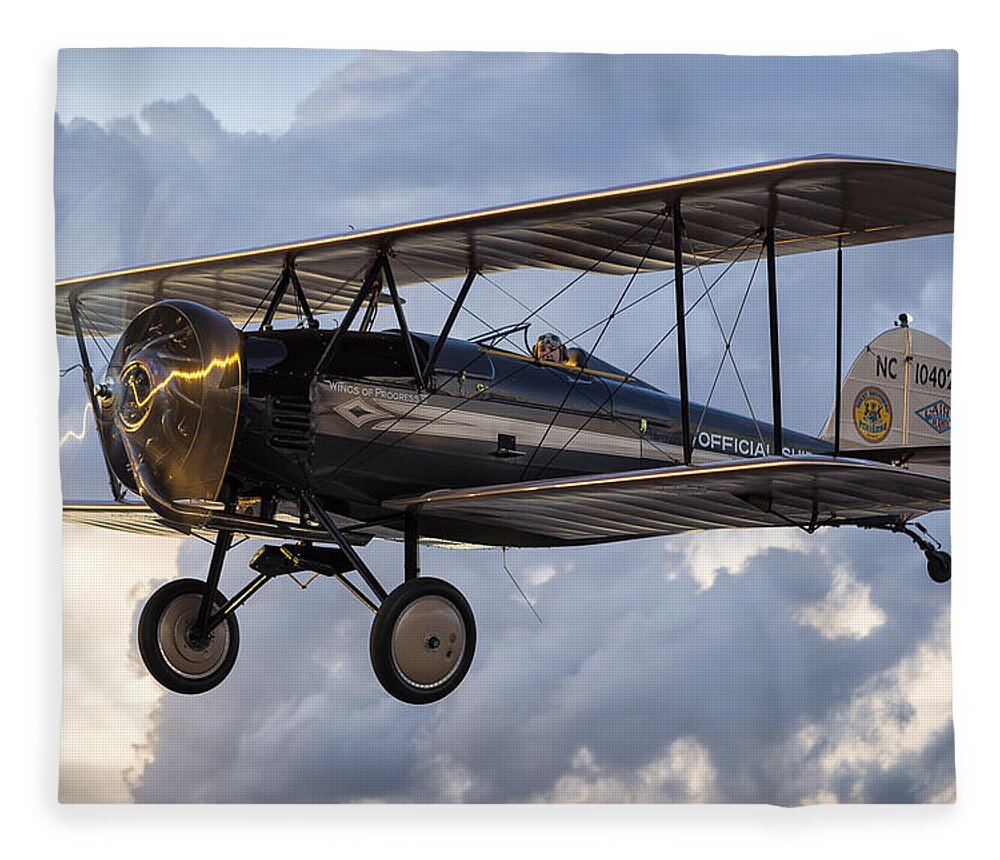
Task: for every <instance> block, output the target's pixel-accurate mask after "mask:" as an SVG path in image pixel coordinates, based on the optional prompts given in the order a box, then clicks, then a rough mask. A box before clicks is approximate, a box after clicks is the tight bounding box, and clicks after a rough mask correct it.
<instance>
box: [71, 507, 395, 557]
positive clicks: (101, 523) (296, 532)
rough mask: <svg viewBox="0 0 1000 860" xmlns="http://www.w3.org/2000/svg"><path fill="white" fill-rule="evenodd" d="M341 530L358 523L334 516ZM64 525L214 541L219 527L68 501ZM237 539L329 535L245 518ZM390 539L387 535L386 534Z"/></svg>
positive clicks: (321, 538)
mask: <svg viewBox="0 0 1000 860" xmlns="http://www.w3.org/2000/svg"><path fill="white" fill-rule="evenodd" d="M334 520H335V521H336V522H337V525H338V526H340V527H345V526H347V527H353V526H355V525H357V524H356V523H354V522H352V521H349V520H345V519H344V518H342V517H334ZM63 522H67V523H76V524H78V525H85V526H97V527H99V528H105V529H111V530H112V531H119V532H129V533H131V534H140V535H155V536H158V537H180V538H183V537H188V536H194V537H201V538H204V539H205V540H208V541H211V542H214V541H215V537H216V532H217V531H218V530H219V528H220V526H219V524H217V523H213V522H212V518H211V517H208V518H207V520H206V522H205V525H204V526H203V527H200V528H191V527H187V526H183V525H178V524H176V523H171V522H169V521H168V520H165V519H163V517H161V516H159V515H158V514H157V513H156V512H155V511H154V510H153V509H152V508H150V507H149V506H148V505H147V504H146V503H145V502H131V501H123V502H108V501H104V502H96V501H95V502H68V503H66V504H64V505H63ZM234 534H235V535H236V536H237V537H246V538H259V539H261V540H296V541H318V542H320V543H328V542H329V541H330V536H329V535H328V534H327V533H326V532H325V531H323V530H322V529H319V528H315V527H311V526H303V525H301V524H300V523H296V522H294V521H292V520H291V519H290V518H287V517H286V518H284V519H283V520H281V519H279V520H278V521H277V523H276V524H272V523H267V522H261V523H260V527H259V528H255V527H254V523H253V522H252V520H250V519H249V518H245V523H244V527H243V528H242V530H241V531H239V532H235V533H234ZM375 534H381V532H380V530H378V529H371V530H365V531H351V532H350V534H349V537H348V540H349V541H350V542H351V543H352V544H356V545H359V546H363V545H364V544H366V543H368V542H369V541H370V540H371V539H372V537H373V536H375ZM386 536H388V534H387V535H386Z"/></svg>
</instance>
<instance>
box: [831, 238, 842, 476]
mask: <svg viewBox="0 0 1000 860" xmlns="http://www.w3.org/2000/svg"><path fill="white" fill-rule="evenodd" d="M843 352H844V240H843V238H838V239H837V391H836V399H835V400H834V401H833V402H834V404H835V405H834V412H835V418H834V422H833V456H834V457H839V456H840V400H841V392H840V390H841V387H842V386H841V384H840V380H841V372H842V366H841V365H842V362H843Z"/></svg>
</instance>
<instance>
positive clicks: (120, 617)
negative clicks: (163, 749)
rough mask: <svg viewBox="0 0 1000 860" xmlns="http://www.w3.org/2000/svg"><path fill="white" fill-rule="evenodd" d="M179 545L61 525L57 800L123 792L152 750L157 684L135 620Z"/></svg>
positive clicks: (109, 798)
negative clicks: (142, 654)
mask: <svg viewBox="0 0 1000 860" xmlns="http://www.w3.org/2000/svg"><path fill="white" fill-rule="evenodd" d="M178 546H179V542H177V541H162V542H157V543H155V544H150V545H146V544H142V543H139V542H137V541H135V540H134V539H133V538H132V537H130V536H127V535H120V534H111V533H108V532H98V531H96V530H94V529H88V528H85V527H82V526H74V525H68V524H67V525H65V526H64V527H63V542H62V547H63V571H62V574H63V707H62V743H61V755H60V761H59V769H60V778H59V799H60V800H61V801H62V802H64V803H74V802H85V803H108V802H122V801H125V800H128V799H129V798H130V796H131V795H130V789H131V781H132V780H133V779H135V778H136V777H137V776H138V774H139V772H141V770H142V768H143V767H144V766H145V764H147V763H148V761H149V760H150V759H151V758H152V755H153V747H152V746H151V745H150V744H151V741H152V740H153V739H154V738H155V731H156V726H155V721H154V719H153V712H154V710H155V709H156V707H157V705H158V703H159V701H160V699H161V698H162V696H163V695H164V691H163V689H162V688H161V687H160V686H159V685H157V684H156V682H155V681H153V679H152V678H150V677H149V675H147V674H146V671H145V669H144V668H143V667H142V665H141V663H140V662H139V658H138V653H137V652H136V650H135V645H134V642H133V639H134V637H135V622H136V619H137V618H138V612H137V606H138V601H139V599H140V597H142V596H143V595H145V594H146V593H147V592H148V591H149V589H150V586H151V584H152V583H154V582H162V581H165V580H167V579H172V578H173V577H174V575H175V572H176V555H177V548H178Z"/></svg>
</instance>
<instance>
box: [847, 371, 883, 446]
mask: <svg viewBox="0 0 1000 860" xmlns="http://www.w3.org/2000/svg"><path fill="white" fill-rule="evenodd" d="M854 426H855V427H857V428H858V434H859V435H860V436H861V438H862V439H864V440H865V441H866V442H871V443H872V444H878V443H879V442H881V441H882V440H883V439H885V437H886V436H888V435H889V431H890V430H891V429H892V404H891V403H890V402H889V398H888V397H887V396H886V393H885V392H884V391H883V390H882V389H881V388H876V387H875V386H874V385H869V386H868V387H866V388H862V389H861V391H859V392H858V396H857V398H856V399H855V401H854Z"/></svg>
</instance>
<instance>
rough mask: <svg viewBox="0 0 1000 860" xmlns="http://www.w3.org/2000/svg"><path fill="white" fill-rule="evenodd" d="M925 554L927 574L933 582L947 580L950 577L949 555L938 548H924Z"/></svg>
mask: <svg viewBox="0 0 1000 860" xmlns="http://www.w3.org/2000/svg"><path fill="white" fill-rule="evenodd" d="M924 555H926V556H927V575H928V576H930V578H931V579H933V580H934V581H935V582H947V581H948V580H949V579H951V555H950V554H948V553H946V552H944V551H943V550H940V549H925V550H924Z"/></svg>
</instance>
